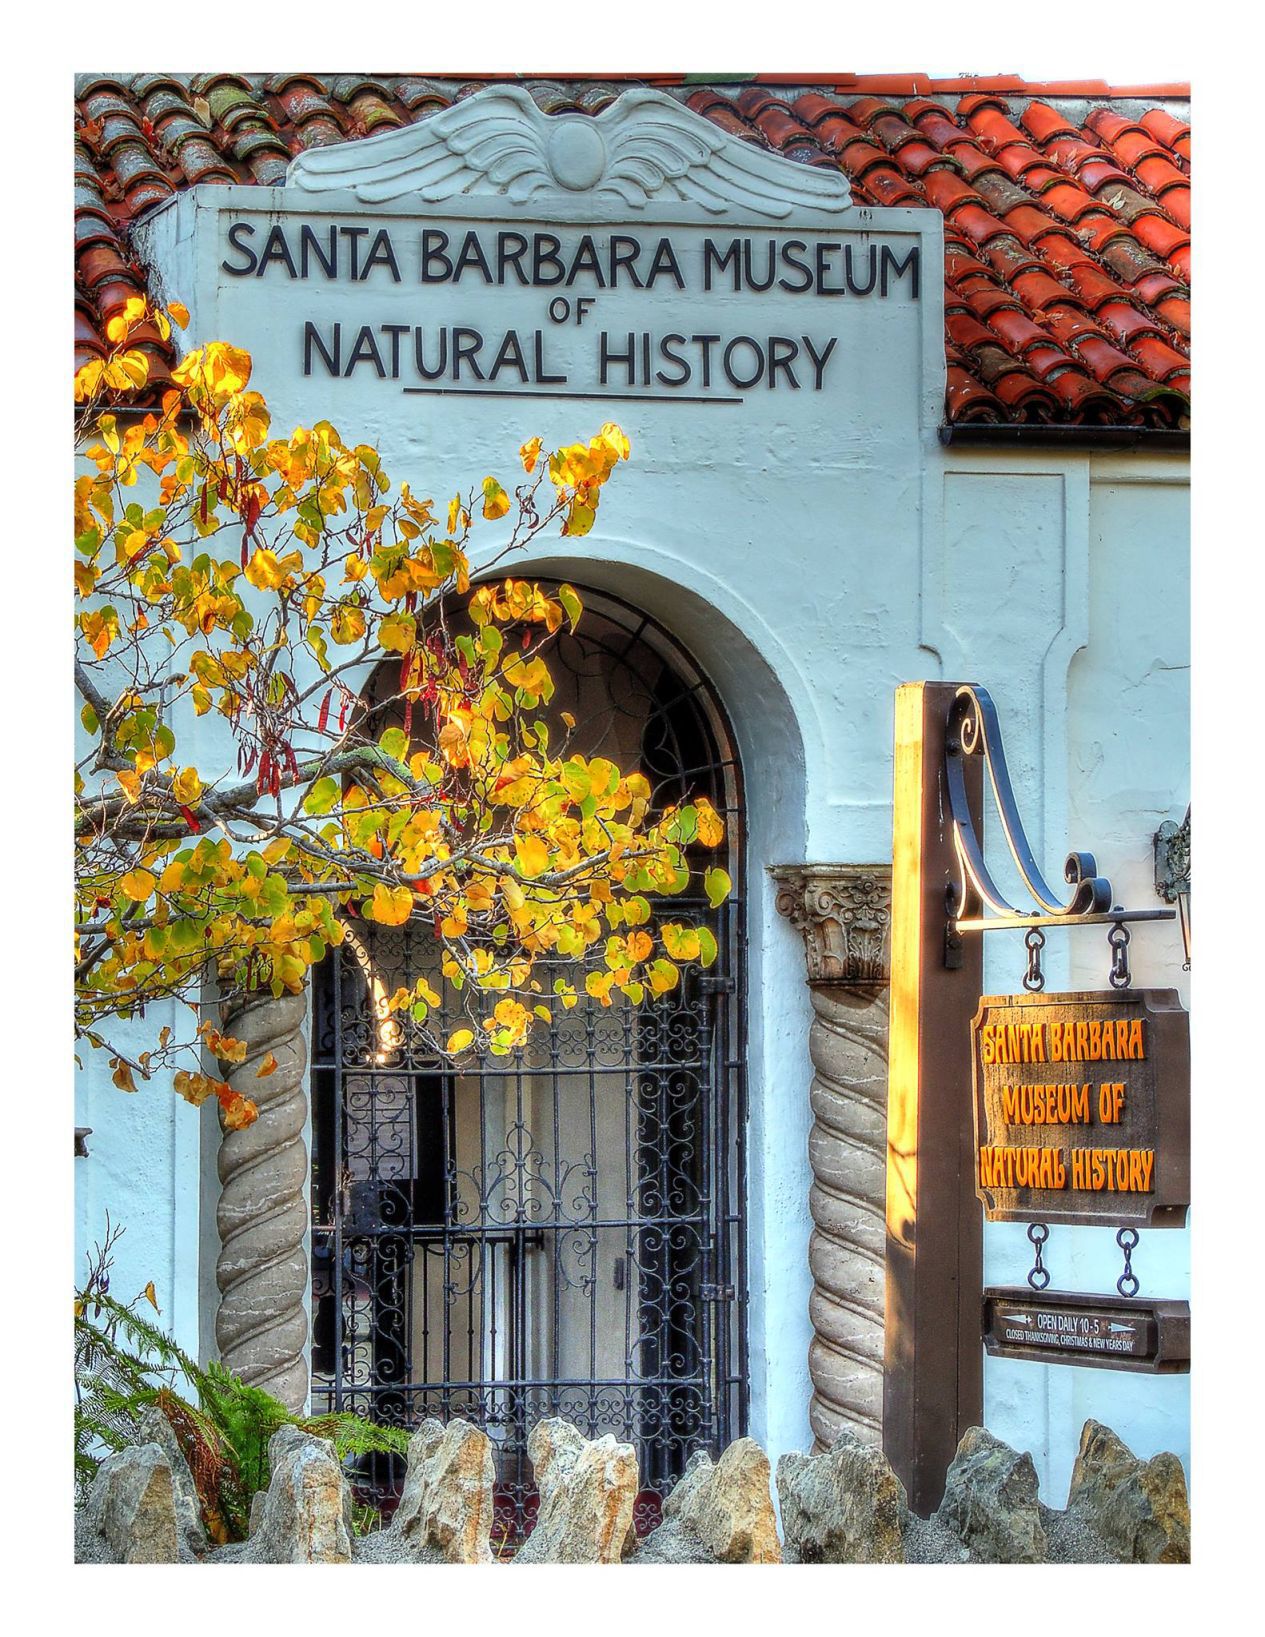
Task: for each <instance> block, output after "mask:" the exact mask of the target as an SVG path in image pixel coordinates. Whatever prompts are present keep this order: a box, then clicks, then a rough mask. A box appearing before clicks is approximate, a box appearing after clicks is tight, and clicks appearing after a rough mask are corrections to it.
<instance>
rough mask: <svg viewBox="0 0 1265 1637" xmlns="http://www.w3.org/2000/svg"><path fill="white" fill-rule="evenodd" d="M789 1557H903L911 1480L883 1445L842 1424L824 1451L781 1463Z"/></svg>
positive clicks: (885, 1559)
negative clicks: (879, 1446) (891, 1462)
mask: <svg viewBox="0 0 1265 1637" xmlns="http://www.w3.org/2000/svg"><path fill="white" fill-rule="evenodd" d="M777 1493H778V1499H779V1501H780V1502H781V1507H782V1536H783V1548H782V1550H783V1555H784V1557H785V1560H786V1561H787V1562H788V1563H900V1562H901V1561H902V1559H903V1550H902V1541H903V1538H904V1534H905V1529H906V1527H907V1525H908V1523H909V1516H910V1514H909V1505H908V1502H907V1500H906V1497H905V1486H904V1484H902V1483H901V1481H900V1479H899V1478H898V1477H897V1476H896V1474H895V1473H894V1472H893V1471H892V1469H891V1467H890V1466H889V1465H888V1462H887V1457H886V1456H885V1455H884V1454H883V1452H882V1450H881V1449H877V1448H876V1447H875V1446H874V1445H872V1444H863V1443H862V1442H861V1441H860V1439H859V1438H857V1437H856V1436H855V1434H853V1433H851V1432H842V1433H840V1435H839V1437H838V1438H837V1439H836V1441H835V1443H834V1445H833V1447H832V1448H830V1449H828V1450H827V1451H826V1452H825V1453H824V1454H823V1455H783V1456H782V1458H781V1459H780V1460H779V1461H778V1463H777Z"/></svg>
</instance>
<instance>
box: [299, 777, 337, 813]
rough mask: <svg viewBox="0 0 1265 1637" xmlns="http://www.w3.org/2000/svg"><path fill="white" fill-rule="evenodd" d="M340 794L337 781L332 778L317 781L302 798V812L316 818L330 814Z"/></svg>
mask: <svg viewBox="0 0 1265 1637" xmlns="http://www.w3.org/2000/svg"><path fill="white" fill-rule="evenodd" d="M341 794H342V792H341V791H340V789H339V786H338V780H337V779H335V778H332V777H326V778H324V779H318V780H317V781H316V783H315V784H314V785H313V786H312V788H311V789H310V790H309V791H308V793H307V795H306V796H305V797H304V798H303V811H304V812H305V813H312V814H314V815H316V816H318V817H319V816H321V815H322V814H325V813H328V812H331V811H332V810H333V808H334V807H335V806H336V805H337V802H338V798H339V796H340V795H341Z"/></svg>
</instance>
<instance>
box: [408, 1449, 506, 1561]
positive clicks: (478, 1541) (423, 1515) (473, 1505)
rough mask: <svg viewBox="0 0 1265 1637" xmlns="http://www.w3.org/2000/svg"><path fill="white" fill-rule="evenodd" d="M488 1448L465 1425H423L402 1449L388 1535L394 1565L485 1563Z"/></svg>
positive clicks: (490, 1474) (488, 1553) (488, 1555)
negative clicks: (404, 1460)
mask: <svg viewBox="0 0 1265 1637" xmlns="http://www.w3.org/2000/svg"><path fill="white" fill-rule="evenodd" d="M495 1476H496V1473H495V1469H494V1467H493V1464H492V1445H491V1443H490V1442H489V1440H488V1436H487V1434H486V1433H485V1432H482V1431H481V1430H480V1429H479V1428H478V1427H474V1426H471V1424H470V1423H469V1422H468V1421H461V1420H456V1421H450V1422H449V1423H448V1425H447V1426H446V1427H445V1426H444V1425H443V1423H442V1422H440V1421H435V1420H429V1421H423V1423H422V1425H421V1426H420V1427H419V1428H418V1429H417V1431H416V1432H415V1433H414V1434H413V1436H412V1437H411V1438H410V1439H409V1446H408V1471H407V1473H406V1475H405V1479H404V1493H403V1495H402V1496H401V1497H400V1504H399V1506H398V1507H397V1508H396V1513H395V1517H394V1518H393V1519H392V1522H391V1528H390V1530H389V1531H388V1533H390V1534H391V1535H393V1536H394V1537H395V1540H396V1541H397V1542H398V1544H399V1546H400V1547H401V1548H402V1550H401V1553H400V1556H399V1559H398V1561H407V1560H408V1559H410V1558H415V1559H417V1560H418V1561H423V1562H425V1561H434V1562H440V1563H491V1561H492V1548H491V1546H490V1544H489V1540H490V1537H491V1534H492V1483H493V1479H494V1478H495Z"/></svg>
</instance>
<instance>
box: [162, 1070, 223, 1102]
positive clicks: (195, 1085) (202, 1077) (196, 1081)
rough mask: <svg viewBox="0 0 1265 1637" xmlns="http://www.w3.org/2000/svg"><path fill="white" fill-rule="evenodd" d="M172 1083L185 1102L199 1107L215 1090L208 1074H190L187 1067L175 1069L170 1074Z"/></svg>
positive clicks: (214, 1084)
mask: <svg viewBox="0 0 1265 1637" xmlns="http://www.w3.org/2000/svg"><path fill="white" fill-rule="evenodd" d="M172 1085H173V1086H174V1087H175V1089H176V1092H177V1094H178V1095H179V1096H181V1097H183V1098H184V1100H185V1102H186V1103H192V1104H193V1106H194V1108H200V1107H201V1106H202V1104H203V1103H205V1102H206V1100H207V1098H208V1097H209V1096H210V1095H211V1093H212V1092H213V1091H214V1090H215V1086H216V1082H215V1081H214V1080H212V1079H211V1077H210V1076H209V1075H206V1074H190V1073H189V1071H188V1070H187V1069H177V1070H176V1072H175V1074H174V1075H173V1076H172Z"/></svg>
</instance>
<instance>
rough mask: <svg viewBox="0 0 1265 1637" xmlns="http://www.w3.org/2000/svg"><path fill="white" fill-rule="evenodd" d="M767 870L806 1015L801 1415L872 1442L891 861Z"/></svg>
mask: <svg viewBox="0 0 1265 1637" xmlns="http://www.w3.org/2000/svg"><path fill="white" fill-rule="evenodd" d="M772 873H773V876H774V878H775V879H776V881H777V883H778V894H777V908H778V910H779V912H780V913H781V914H783V915H785V916H786V917H787V918H788V919H789V920H790V921H791V923H792V925H793V926H795V927H797V928H798V930H799V931H800V932H801V933H802V935H803V938H804V952H805V958H806V963H807V979H808V986H809V992H810V993H811V995H812V1002H813V1014H814V1015H813V1022H812V1026H811V1028H810V1030H809V1037H808V1050H809V1056H810V1059H811V1061H812V1066H813V1078H812V1084H811V1086H810V1088H809V1099H810V1102H811V1105H812V1111H813V1126H812V1130H811V1132H810V1133H809V1139H808V1155H809V1162H810V1164H811V1167H812V1174H813V1181H812V1187H811V1189H810V1192H809V1209H810V1211H811V1214H812V1220H813V1231H812V1236H811V1238H810V1240H809V1253H808V1254H809V1264H810V1268H811V1271H812V1276H813V1291H812V1296H811V1298H810V1303H809V1315H810V1317H811V1319H812V1325H813V1339H812V1342H811V1344H810V1346H809V1354H808V1364H809V1373H810V1376H811V1379H812V1385H813V1396H812V1403H811V1405H810V1408H809V1419H810V1422H811V1425H812V1429H813V1434H814V1437H815V1439H816V1447H817V1449H818V1450H822V1449H827V1448H829V1447H830V1445H831V1444H832V1443H833V1442H834V1440H835V1438H836V1437H837V1436H838V1434H839V1432H840V1431H841V1430H842V1429H844V1428H847V1429H848V1430H849V1431H851V1432H853V1433H854V1434H855V1435H856V1436H857V1437H859V1438H862V1439H864V1440H865V1441H867V1442H869V1443H874V1444H878V1443H881V1441H882V1433H883V1277H884V1246H885V1232H886V1230H885V1225H884V1204H885V1190H886V1174H887V1173H886V1165H887V1016H888V985H889V982H890V977H891V973H890V967H889V959H888V923H889V920H890V915H891V873H892V872H891V867H890V865H887V864H798V865H784V866H782V867H780V868H778V869H775V870H774V871H773V872H772Z"/></svg>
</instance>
